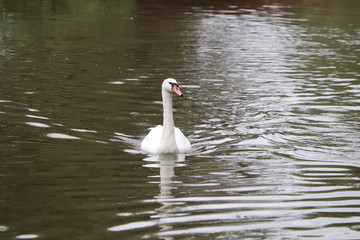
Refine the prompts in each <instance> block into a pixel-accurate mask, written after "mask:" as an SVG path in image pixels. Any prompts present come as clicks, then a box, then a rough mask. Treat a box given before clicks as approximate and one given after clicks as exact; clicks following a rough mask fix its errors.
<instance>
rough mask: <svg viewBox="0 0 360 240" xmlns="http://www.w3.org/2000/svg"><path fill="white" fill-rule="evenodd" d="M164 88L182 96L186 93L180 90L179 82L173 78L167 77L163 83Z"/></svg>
mask: <svg viewBox="0 0 360 240" xmlns="http://www.w3.org/2000/svg"><path fill="white" fill-rule="evenodd" d="M162 89H163V90H165V91H167V92H170V93H171V92H173V93H176V94H177V95H178V96H180V97H182V96H184V94H182V92H181V91H180V87H179V84H178V83H177V81H176V80H175V79H173V78H167V79H165V80H164V82H163V83H162Z"/></svg>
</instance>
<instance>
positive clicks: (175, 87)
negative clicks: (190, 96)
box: [171, 84, 184, 97]
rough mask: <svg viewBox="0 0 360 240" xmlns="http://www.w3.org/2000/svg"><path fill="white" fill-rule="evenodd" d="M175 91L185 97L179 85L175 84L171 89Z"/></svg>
mask: <svg viewBox="0 0 360 240" xmlns="http://www.w3.org/2000/svg"><path fill="white" fill-rule="evenodd" d="M171 90H172V91H173V92H174V93H176V94H177V95H178V96H180V97H183V96H184V94H182V92H181V91H180V88H179V85H177V84H174V85H173V86H172V89H171Z"/></svg>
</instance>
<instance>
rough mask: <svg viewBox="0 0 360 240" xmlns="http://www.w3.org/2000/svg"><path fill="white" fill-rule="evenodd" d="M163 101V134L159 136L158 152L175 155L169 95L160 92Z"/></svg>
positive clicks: (170, 98)
mask: <svg viewBox="0 0 360 240" xmlns="http://www.w3.org/2000/svg"><path fill="white" fill-rule="evenodd" d="M161 93H162V100H163V111H164V115H163V132H162V135H161V144H160V150H159V151H161V152H162V153H176V152H178V147H177V145H176V141H175V126H174V117H173V109H172V96H171V93H169V92H167V91H164V90H162V92H161Z"/></svg>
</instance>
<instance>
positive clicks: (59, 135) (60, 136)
mask: <svg viewBox="0 0 360 240" xmlns="http://www.w3.org/2000/svg"><path fill="white" fill-rule="evenodd" d="M46 136H47V137H49V138H57V139H80V138H79V137H75V136H71V135H67V134H63V133H49V134H47V135H46Z"/></svg>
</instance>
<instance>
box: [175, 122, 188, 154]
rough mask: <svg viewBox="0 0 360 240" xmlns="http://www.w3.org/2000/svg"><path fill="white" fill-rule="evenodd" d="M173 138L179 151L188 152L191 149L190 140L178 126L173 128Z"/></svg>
mask: <svg viewBox="0 0 360 240" xmlns="http://www.w3.org/2000/svg"><path fill="white" fill-rule="evenodd" d="M175 140H176V145H177V146H178V148H179V151H180V153H189V152H190V150H191V144H190V141H189V140H188V139H187V138H186V137H185V135H184V134H183V133H182V132H181V130H180V129H179V128H177V127H176V128H175Z"/></svg>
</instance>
